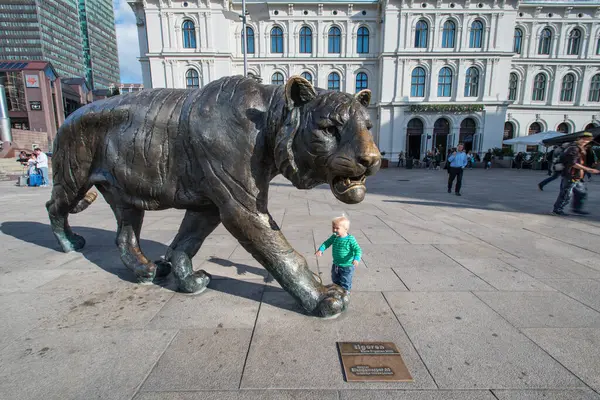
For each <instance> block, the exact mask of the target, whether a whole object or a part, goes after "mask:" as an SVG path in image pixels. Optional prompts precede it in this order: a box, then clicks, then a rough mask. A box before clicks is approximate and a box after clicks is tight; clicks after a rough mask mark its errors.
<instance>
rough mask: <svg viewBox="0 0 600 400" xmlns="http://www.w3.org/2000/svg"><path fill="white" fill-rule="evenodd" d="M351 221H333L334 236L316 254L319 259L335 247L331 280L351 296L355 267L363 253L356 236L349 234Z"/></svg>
mask: <svg viewBox="0 0 600 400" xmlns="http://www.w3.org/2000/svg"><path fill="white" fill-rule="evenodd" d="M349 229H350V220H349V219H348V218H346V217H345V216H342V217H337V218H334V219H333V221H331V230H332V231H333V235H331V236H330V237H329V239H327V240H326V241H325V242H324V243H323V244H322V245H321V246H320V247H319V250H317V252H316V253H315V254H316V255H317V257H320V256H322V255H323V252H324V251H325V250H327V248H328V247H329V246H331V245H333V248H332V255H333V265H332V266H331V280H332V281H333V283H335V284H336V285H339V286H341V287H343V288H344V289H346V291H347V292H348V294H350V289H351V288H352V276H353V275H354V267H357V266H358V263H359V261H360V256H361V255H362V251H361V249H360V246H359V245H358V243H357V242H356V239H355V238H354V236H352V235H349V234H348V230H349Z"/></svg>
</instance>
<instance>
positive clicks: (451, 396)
mask: <svg viewBox="0 0 600 400" xmlns="http://www.w3.org/2000/svg"><path fill="white" fill-rule="evenodd" d="M388 399H390V400H392V399H393V400H495V397H494V395H493V394H492V393H491V392H490V391H489V390H452V391H450V390H341V391H340V400H388Z"/></svg>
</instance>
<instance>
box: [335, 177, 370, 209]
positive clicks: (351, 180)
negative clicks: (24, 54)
mask: <svg viewBox="0 0 600 400" xmlns="http://www.w3.org/2000/svg"><path fill="white" fill-rule="evenodd" d="M366 180H367V176H366V175H360V176H354V177H342V176H336V177H334V178H333V179H332V180H331V181H330V182H329V186H330V188H331V191H332V192H333V195H334V196H335V197H336V198H337V199H338V200H340V201H343V202H344V203H348V204H354V203H360V202H361V201H362V200H363V199H364V197H365V193H366V192H367V188H366V187H365V181H366Z"/></svg>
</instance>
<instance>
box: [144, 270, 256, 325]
mask: <svg viewBox="0 0 600 400" xmlns="http://www.w3.org/2000/svg"><path fill="white" fill-rule="evenodd" d="M263 291H264V285H263V284H262V283H261V282H253V281H240V280H234V279H214V280H212V281H211V282H210V283H209V286H208V288H207V289H206V290H205V291H204V292H202V293H200V294H197V295H186V294H183V293H175V294H174V295H173V296H172V297H171V299H170V300H169V301H168V302H167V303H166V304H165V305H164V307H163V308H162V309H161V310H160V312H158V313H157V314H156V315H155V316H154V318H153V319H152V320H151V321H150V322H149V323H148V325H147V327H148V328H149V329H184V328H186V329H192V328H196V329H197V328H252V327H253V326H254V323H255V321H256V314H257V313H258V309H259V306H260V304H261V303H260V302H261V297H262V294H263Z"/></svg>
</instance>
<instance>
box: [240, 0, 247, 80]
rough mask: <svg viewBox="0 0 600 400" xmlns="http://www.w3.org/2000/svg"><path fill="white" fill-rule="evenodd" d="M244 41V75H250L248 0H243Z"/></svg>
mask: <svg viewBox="0 0 600 400" xmlns="http://www.w3.org/2000/svg"><path fill="white" fill-rule="evenodd" d="M241 18H242V42H243V43H244V45H243V46H244V47H243V48H244V76H248V39H247V38H246V34H247V33H248V32H246V0H242V15H241Z"/></svg>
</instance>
